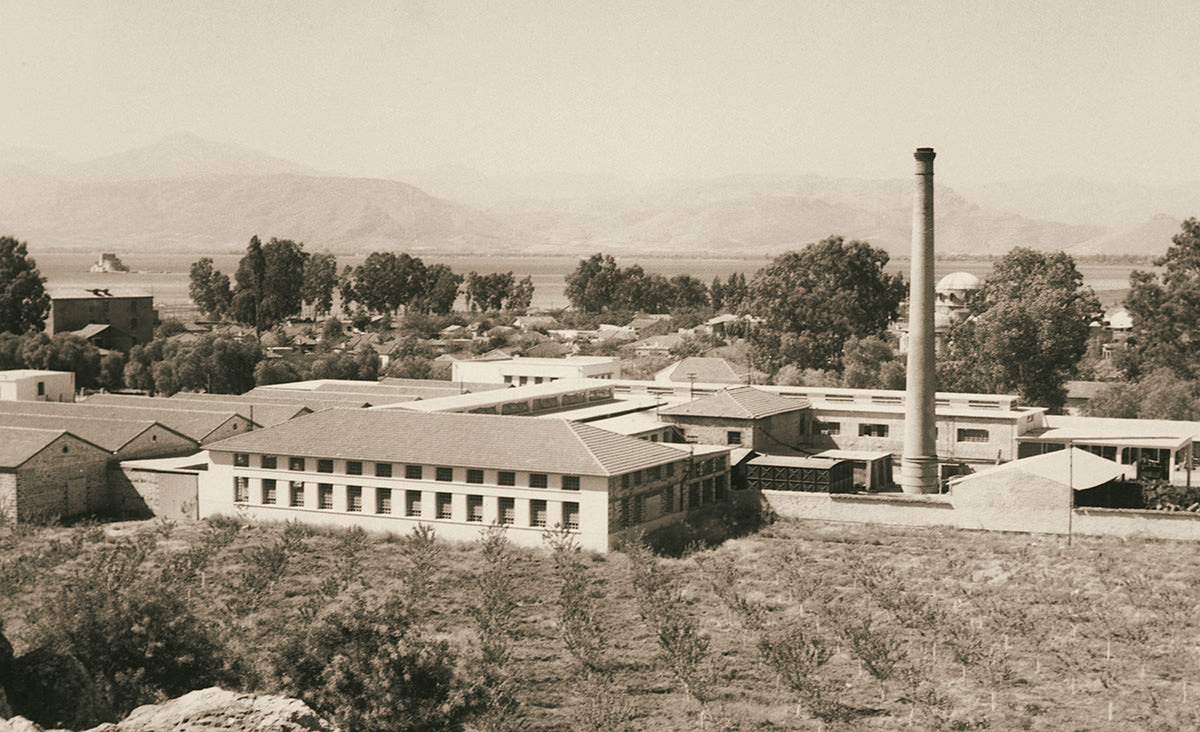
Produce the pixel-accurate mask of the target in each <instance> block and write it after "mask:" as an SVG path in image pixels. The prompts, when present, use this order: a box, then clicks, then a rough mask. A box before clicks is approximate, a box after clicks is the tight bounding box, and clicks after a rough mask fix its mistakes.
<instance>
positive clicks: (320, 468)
mask: <svg viewBox="0 0 1200 732" xmlns="http://www.w3.org/2000/svg"><path fill="white" fill-rule="evenodd" d="M317 472H318V473H332V472H333V458H317Z"/></svg>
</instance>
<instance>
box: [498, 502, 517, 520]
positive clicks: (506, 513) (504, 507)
mask: <svg viewBox="0 0 1200 732" xmlns="http://www.w3.org/2000/svg"><path fill="white" fill-rule="evenodd" d="M516 522H517V501H516V499H514V498H501V499H500V523H502V524H504V525H505V526H512V525H513V524H515V523H516Z"/></svg>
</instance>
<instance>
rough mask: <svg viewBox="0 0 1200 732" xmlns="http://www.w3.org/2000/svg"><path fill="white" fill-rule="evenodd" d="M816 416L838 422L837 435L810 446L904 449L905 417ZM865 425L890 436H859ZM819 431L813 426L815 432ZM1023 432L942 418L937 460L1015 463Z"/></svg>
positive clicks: (1003, 424) (1002, 422) (984, 421)
mask: <svg viewBox="0 0 1200 732" xmlns="http://www.w3.org/2000/svg"><path fill="white" fill-rule="evenodd" d="M813 413H814V419H815V420H816V421H817V422H822V423H829V422H836V423H837V424H838V426H839V430H838V434H836V435H820V434H816V435H813V437H812V439H811V442H812V444H813V446H814V447H819V448H824V449H829V448H835V447H836V448H838V449H841V450H867V451H871V452H891V453H894V454H897V455H898V454H900V452H901V451H903V449H904V415H903V414H901V413H899V412H895V413H889V412H882V411H881V412H877V413H873V414H864V413H863V412H859V411H851V410H836V409H814V410H813ZM1033 416H1036V415H1031V418H1032V417H1033ZM864 424H869V425H885V426H886V427H887V432H888V434H887V436H886V437H874V436H869V435H859V427H860V425H864ZM816 429H817V427H815V426H814V432H815V431H816ZM962 429H971V430H985V431H986V432H987V433H988V438H987V440H986V441H985V442H966V441H961V442H960V441H959V439H958V437H959V430H962ZM1021 431H1022V428H1021V426H1020V425H1019V424H1017V423H1015V422H1013V421H1012V420H1008V419H988V418H986V417H978V418H975V417H970V418H968V417H951V416H946V415H939V416H938V418H937V443H936V444H937V452H938V457H939V458H941V459H942V460H943V461H955V460H963V461H972V462H991V461H994V460H995V459H996V457H997V455H999V456H1000V458H1001V459H1002V460H1005V461H1008V460H1015V459H1016V457H1017V434H1018V433H1019V432H1021Z"/></svg>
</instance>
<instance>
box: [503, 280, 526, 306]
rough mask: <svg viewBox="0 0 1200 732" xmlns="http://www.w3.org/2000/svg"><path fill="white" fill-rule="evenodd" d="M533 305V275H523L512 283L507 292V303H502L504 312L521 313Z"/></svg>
mask: <svg viewBox="0 0 1200 732" xmlns="http://www.w3.org/2000/svg"><path fill="white" fill-rule="evenodd" d="M532 304H533V275H525V276H524V277H522V278H521V279H519V280H517V281H516V282H515V283H513V286H512V288H511V289H510V290H509V294H508V302H506V303H504V307H505V309H506V310H511V311H512V312H515V313H523V312H525V311H526V310H529V306H530V305H532Z"/></svg>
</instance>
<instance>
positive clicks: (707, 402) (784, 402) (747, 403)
mask: <svg viewBox="0 0 1200 732" xmlns="http://www.w3.org/2000/svg"><path fill="white" fill-rule="evenodd" d="M808 406H809V404H808V400H807V399H796V398H792V397H781V396H779V395H777V394H772V393H771V392H769V391H763V390H761V389H755V388H754V387H752V386H739V387H734V388H732V389H722V390H721V391H718V392H717V393H715V394H712V395H709V396H706V397H701V398H700V399H696V400H695V401H690V402H685V403H683V404H680V405H678V406H674V407H667V408H665V409H661V410H659V413H660V414H664V415H676V416H686V417H724V418H727V419H730V418H731V419H759V418H761V417H769V416H771V415H773V414H780V413H783V412H794V411H796V410H797V409H806V408H808Z"/></svg>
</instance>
